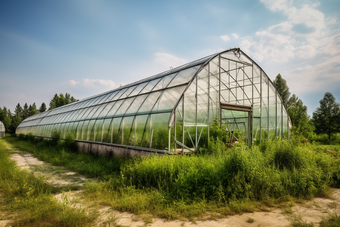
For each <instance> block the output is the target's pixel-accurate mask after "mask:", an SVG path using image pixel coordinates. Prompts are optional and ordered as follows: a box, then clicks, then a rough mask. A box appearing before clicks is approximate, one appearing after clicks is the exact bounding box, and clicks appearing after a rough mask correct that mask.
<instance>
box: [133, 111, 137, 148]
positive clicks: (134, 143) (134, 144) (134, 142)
mask: <svg viewBox="0 0 340 227" xmlns="http://www.w3.org/2000/svg"><path fill="white" fill-rule="evenodd" d="M134 122H135V132H134V133H135V136H134V137H133V138H134V141H133V146H136V137H137V134H136V130H137V116H135V120H134Z"/></svg>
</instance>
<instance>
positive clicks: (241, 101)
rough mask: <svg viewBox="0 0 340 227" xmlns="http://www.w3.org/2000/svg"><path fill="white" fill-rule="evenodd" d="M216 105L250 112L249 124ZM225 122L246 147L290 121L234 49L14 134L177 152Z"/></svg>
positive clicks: (36, 119) (27, 124) (71, 107)
mask: <svg viewBox="0 0 340 227" xmlns="http://www.w3.org/2000/svg"><path fill="white" fill-rule="evenodd" d="M223 104H233V105H237V106H243V107H251V118H248V116H250V115H248V113H244V112H239V111H229V110H226V109H223V108H224V107H223V108H222V106H223ZM222 110H223V111H222ZM249 119H250V120H249ZM226 122H228V123H229V125H233V127H235V128H242V129H244V130H246V131H249V132H248V134H246V135H247V138H246V139H247V141H250V143H251V142H253V141H256V140H263V139H268V140H269V139H270V138H273V137H283V138H288V136H289V127H290V120H289V117H288V115H287V112H286V110H285V108H284V107H283V106H282V101H281V98H280V97H279V95H278V93H277V91H276V90H275V87H274V86H273V84H272V82H271V81H270V79H269V78H268V76H267V75H266V74H265V72H264V71H263V70H262V69H261V68H260V67H259V66H258V65H257V64H256V63H255V62H253V61H252V60H251V59H250V58H249V57H248V56H247V55H245V54H244V53H243V52H242V51H241V50H239V49H230V50H227V51H223V52H221V53H218V54H214V55H211V56H207V57H205V58H202V59H199V60H197V61H194V62H191V63H188V64H185V65H183V66H180V67H178V68H175V69H172V70H169V71H167V72H163V73H160V74H157V75H155V76H152V77H149V78H146V79H144V80H141V81H138V82H135V83H132V84H129V85H126V86H123V87H120V88H118V89H115V90H112V91H109V92H105V93H103V94H100V95H97V96H93V97H90V98H87V99H83V100H81V101H78V102H74V103H71V104H68V105H65V106H62V107H59V108H56V109H53V110H49V111H46V112H44V113H40V114H37V115H34V116H31V117H29V118H27V119H25V120H24V121H23V122H22V123H21V124H20V125H19V126H18V128H17V130H16V133H17V134H20V133H23V134H27V133H32V134H33V135H35V136H41V137H51V136H52V133H53V132H54V131H59V132H60V133H61V136H62V138H66V136H68V135H71V136H73V137H74V138H75V139H76V140H78V141H89V142H93V143H103V144H119V145H123V146H132V147H143V148H149V149H157V150H163V151H167V152H180V151H184V150H187V151H195V150H197V149H200V148H201V147H206V146H207V145H208V138H209V129H210V127H211V125H212V124H214V123H217V124H219V125H220V126H221V125H223V124H225V123H226ZM249 122H250V124H248V123H249ZM229 127H231V126H229Z"/></svg>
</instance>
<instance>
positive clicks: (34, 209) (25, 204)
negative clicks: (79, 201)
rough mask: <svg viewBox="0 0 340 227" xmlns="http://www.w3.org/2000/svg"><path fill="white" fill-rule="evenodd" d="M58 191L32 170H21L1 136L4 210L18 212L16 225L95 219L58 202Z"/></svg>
mask: <svg viewBox="0 0 340 227" xmlns="http://www.w3.org/2000/svg"><path fill="white" fill-rule="evenodd" d="M56 192H58V191H57V190H56V189H54V188H53V187H52V186H50V185H48V184H46V183H45V182H44V181H43V180H42V179H41V178H37V177H35V176H34V175H33V174H32V173H29V172H27V171H22V170H19V169H18V167H16V165H15V163H14V162H13V161H11V160H10V156H9V149H8V148H6V145H5V141H4V139H1V138H0V193H1V196H2V197H3V199H4V200H3V202H2V204H1V206H0V210H1V211H3V212H6V213H8V214H10V215H14V216H13V218H14V226H85V225H90V224H91V223H92V221H93V220H94V219H95V214H94V213H93V214H86V213H85V210H83V209H75V208H71V207H69V206H68V204H66V203H58V202H57V200H56V199H54V197H53V194H54V193H56Z"/></svg>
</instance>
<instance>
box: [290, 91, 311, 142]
mask: <svg viewBox="0 0 340 227" xmlns="http://www.w3.org/2000/svg"><path fill="white" fill-rule="evenodd" d="M288 106H289V107H288V110H287V111H288V115H289V117H290V120H291V122H292V125H293V129H292V131H293V132H295V133H297V134H302V135H303V136H304V137H308V136H309V135H310V133H311V132H312V131H313V126H312V124H311V123H310V121H309V116H308V114H307V106H305V105H303V102H302V100H301V99H299V98H298V97H297V96H296V95H295V94H293V95H292V96H291V97H290V98H289V100H288Z"/></svg>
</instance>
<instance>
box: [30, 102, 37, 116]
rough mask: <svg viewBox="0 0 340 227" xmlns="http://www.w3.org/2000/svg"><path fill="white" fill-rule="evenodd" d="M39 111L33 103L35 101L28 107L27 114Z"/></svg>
mask: <svg viewBox="0 0 340 227" xmlns="http://www.w3.org/2000/svg"><path fill="white" fill-rule="evenodd" d="M37 113H39V112H38V110H37V106H36V105H35V102H34V103H33V104H32V105H30V106H29V108H28V115H29V116H32V115H35V114H37Z"/></svg>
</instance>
